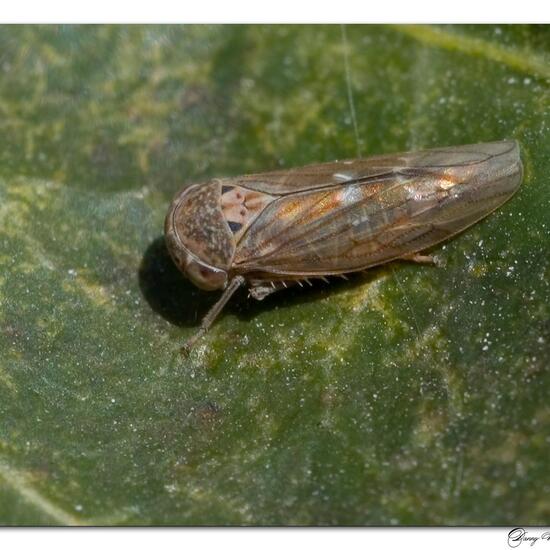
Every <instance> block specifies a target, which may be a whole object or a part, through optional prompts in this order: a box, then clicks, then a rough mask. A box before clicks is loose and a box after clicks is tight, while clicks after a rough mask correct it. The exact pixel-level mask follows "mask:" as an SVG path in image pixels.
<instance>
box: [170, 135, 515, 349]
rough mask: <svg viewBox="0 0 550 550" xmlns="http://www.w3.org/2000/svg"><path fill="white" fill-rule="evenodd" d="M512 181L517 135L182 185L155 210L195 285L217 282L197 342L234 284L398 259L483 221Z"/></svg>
mask: <svg viewBox="0 0 550 550" xmlns="http://www.w3.org/2000/svg"><path fill="white" fill-rule="evenodd" d="M521 178H522V165H521V161H520V158H519V147H518V144H517V142H515V141H501V142H494V143H484V144H478V145H464V146H460V147H448V148H442V149H432V150H428V151H421V152H412V153H401V154H396V155H383V156H377V157H371V158H368V159H359V160H350V161H338V162H331V163H325V164H315V165H310V166H305V167H302V168H294V169H291V170H283V171H277V172H268V173H264V174H252V175H247V176H242V177H236V178H227V179H215V180H212V181H210V182H205V183H201V184H196V185H191V186H189V187H186V188H185V189H183V190H182V191H181V192H180V193H179V194H178V195H177V196H176V197H175V199H174V201H173V202H172V205H171V207H170V210H169V212H168V215H167V216H166V222H165V234H166V240H167V245H168V249H169V251H170V254H171V255H172V257H173V259H174V261H175V262H176V264H177V265H178V267H179V268H180V269H181V270H182V271H183V272H184V273H185V274H186V275H187V276H188V277H189V278H190V279H191V280H192V281H193V282H194V283H195V284H196V285H197V286H199V287H200V288H204V289H207V290H215V289H222V288H223V289H225V292H224V295H223V296H222V298H221V299H220V302H218V304H216V306H215V307H214V309H213V311H212V312H210V313H209V315H207V317H206V318H205V320H204V321H203V324H202V328H201V331H200V332H199V334H198V335H197V337H198V336H200V334H202V333H203V332H205V331H206V329H207V328H208V326H209V325H210V324H211V322H212V321H213V319H214V317H215V316H216V315H217V313H219V311H220V310H221V309H222V307H223V305H224V304H225V303H226V302H227V300H228V299H229V298H230V296H231V294H232V293H233V292H234V291H235V290H236V289H237V288H238V287H239V286H241V285H243V284H248V285H249V287H250V294H251V295H252V296H253V297H255V298H257V299H263V298H264V297H265V296H266V295H267V294H270V293H271V292H273V291H274V290H278V289H279V288H281V287H283V286H284V285H285V284H286V282H287V281H301V280H304V279H307V278H310V277H311V278H313V277H325V276H327V275H338V274H345V273H349V272H353V271H360V270H364V269H367V268H369V267H373V266H375V265H379V264H382V263H386V262H389V261H392V260H396V259H399V258H407V257H410V256H411V255H414V254H415V253H417V252H420V251H422V250H424V249H426V248H429V247H431V246H433V245H434V244H437V243H439V242H441V241H443V240H446V239H448V238H450V237H452V236H453V235H456V234H457V233H459V232H461V231H462V230H464V229H466V228H467V227H469V226H470V225H472V224H473V223H475V222H477V221H478V220H480V219H481V218H483V217H485V216H486V215H487V214H489V213H490V212H492V211H493V210H494V209H495V208H497V207H498V206H500V205H501V204H502V203H503V202H505V201H506V200H507V199H508V198H510V197H511V196H512V195H513V193H514V192H515V191H516V190H517V188H518V187H519V185H520V183H521ZM194 340H195V339H193V340H192V341H194Z"/></svg>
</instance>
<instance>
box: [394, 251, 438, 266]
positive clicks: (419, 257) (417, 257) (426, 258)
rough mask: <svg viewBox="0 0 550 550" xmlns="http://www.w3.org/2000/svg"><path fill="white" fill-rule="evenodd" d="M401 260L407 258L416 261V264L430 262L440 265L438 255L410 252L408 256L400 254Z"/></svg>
mask: <svg viewBox="0 0 550 550" xmlns="http://www.w3.org/2000/svg"><path fill="white" fill-rule="evenodd" d="M401 259H402V260H407V261H409V262H416V263H418V264H430V265H435V266H437V267H440V266H441V265H442V261H441V259H440V258H439V257H438V256H432V255H424V254H410V255H408V256H401Z"/></svg>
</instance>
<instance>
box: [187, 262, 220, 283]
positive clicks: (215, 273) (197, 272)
mask: <svg viewBox="0 0 550 550" xmlns="http://www.w3.org/2000/svg"><path fill="white" fill-rule="evenodd" d="M185 274H186V275H187V277H188V278H189V279H190V280H191V281H192V282H193V283H194V284H195V285H197V286H198V287H199V288H202V289H204V290H216V289H218V288H223V287H224V286H225V283H226V281H227V273H226V272H225V271H223V270H221V269H216V268H214V267H209V266H207V265H204V264H201V263H199V262H197V261H196V260H194V259H193V258H191V257H189V258H188V259H187V263H186V265H185Z"/></svg>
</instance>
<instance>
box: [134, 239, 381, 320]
mask: <svg viewBox="0 0 550 550" xmlns="http://www.w3.org/2000/svg"><path fill="white" fill-rule="evenodd" d="M386 270H387V267H385V266H380V267H375V268H371V269H369V270H368V271H367V272H365V273H361V274H352V275H350V276H349V279H350V280H348V281H345V280H343V279H337V278H331V280H330V283H329V284H327V283H325V282H323V281H320V280H317V281H314V282H313V286H312V287H309V286H308V285H307V284H304V286H303V288H301V287H300V286H298V285H294V286H292V287H290V288H288V289H285V290H280V291H279V292H276V293H275V294H274V295H272V296H268V297H267V298H266V299H265V300H263V301H261V302H259V301H257V300H254V299H252V298H248V297H247V292H248V291H247V290H245V289H243V290H242V291H241V292H239V293H237V295H236V296H235V297H234V299H233V300H231V301H230V302H229V304H228V305H227V306H226V308H225V309H226V313H232V314H235V315H237V316H238V317H239V318H241V319H242V320H247V321H248V320H250V319H252V318H254V317H255V316H256V315H258V314H259V313H261V312H264V311H269V310H271V309H275V308H285V307H291V306H296V305H298V304H300V303H306V302H310V301H315V300H319V299H320V298H323V297H326V296H329V295H332V294H339V293H340V292H345V291H348V290H350V289H352V288H355V287H357V286H360V285H365V284H369V282H372V281H374V280H375V279H378V278H379V277H381V276H383V274H384V273H385V271H386ZM138 278H139V286H140V289H141V292H142V294H143V296H144V298H145V299H146V300H147V302H148V304H149V305H150V306H151V308H152V309H153V311H155V312H156V313H158V314H159V315H160V316H162V317H163V318H164V319H165V320H167V321H168V322H169V323H171V324H174V325H177V326H182V327H192V326H193V327H194V326H197V325H198V324H199V323H200V320H201V319H202V317H203V316H204V315H205V314H206V312H207V311H208V310H209V309H210V307H212V305H213V304H214V303H215V302H216V300H217V299H218V298H219V293H218V292H205V291H202V290H200V289H198V288H197V287H196V286H195V285H193V284H192V283H191V282H189V281H188V280H187V279H186V278H185V277H184V276H183V275H182V273H181V272H180V271H179V270H178V269H177V267H176V266H175V264H174V262H173V261H172V259H171V257H170V255H169V253H168V249H167V248H166V244H165V241H164V238H163V237H158V238H157V239H155V240H154V241H153V242H152V243H151V244H150V245H149V246H148V247H147V250H146V251H145V254H144V255H143V258H142V261H141V265H140V268H139V273H138Z"/></svg>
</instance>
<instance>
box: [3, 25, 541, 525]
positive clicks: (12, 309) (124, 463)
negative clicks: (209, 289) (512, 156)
mask: <svg viewBox="0 0 550 550" xmlns="http://www.w3.org/2000/svg"><path fill="white" fill-rule="evenodd" d="M0 70H1V71H2V73H3V77H2V78H1V79H0V120H1V125H2V132H0V231H1V237H0V304H1V308H0V349H1V350H2V354H1V360H0V523H2V524H10V525H13V524H17V525H23V524H102V525H111V524H199V525H210V524H252V525H259V524H261V525H276V524H301V525H310V524H353V525H356V524H381V525H388V524H470V525H473V524H493V525H494V524H544V523H548V522H549V521H550V496H549V493H548V479H549V476H550V462H549V461H548V444H549V442H550V408H549V407H548V394H549V392H550V374H549V369H548V365H549V364H548V357H549V356H550V316H549V311H548V308H549V303H550V288H549V281H550V273H549V266H550V246H549V242H550V239H549V231H550V226H549V214H548V213H549V212H550V183H549V181H548V180H549V177H550V176H549V174H550V155H549V151H550V132H549V125H550V94H549V88H550V30H549V28H548V27H546V26H540V27H536V26H531V27H529V26H502V27H500V26H499V27H497V26H459V27H446V26H437V27H416V26H405V27H379V26H350V27H346V28H344V29H343V28H341V27H339V26H248V27H243V26H227V27H219V26H212V27H210V26H182V27H177V26H164V27H156V26H153V27H144V26H131V27H117V26H86V27H79V26H69V27H51V26H45V27H31V26H29V27H3V28H2V33H1V34H0ZM505 138H515V139H517V140H519V142H520V146H521V150H522V157H523V161H524V165H525V178H524V183H523V185H522V187H521V189H520V191H519V193H518V194H517V195H516V196H515V197H514V198H513V199H512V200H511V201H510V202H508V203H507V204H506V205H504V206H503V207H502V208H501V209H499V210H498V211H497V212H496V213H494V214H492V215H491V216H489V217H488V218H487V219H486V220H484V221H483V222H481V223H479V224H477V225H476V226H474V227H473V228H471V229H469V230H468V231H467V232H465V233H464V234H462V235H460V236H458V237H457V238H455V239H453V240H452V241H450V242H448V243H446V244H445V245H443V246H439V247H437V248H436V250H435V252H436V253H437V254H438V255H439V256H440V257H442V258H443V259H444V260H445V262H446V265H445V266H444V267H441V268H433V267H427V266H420V265H412V264H411V265H408V264H405V263H396V264H394V265H388V266H385V267H382V268H376V269H372V270H370V271H369V272H367V274H365V275H363V276H355V277H353V278H352V280H351V281H349V282H345V281H339V282H333V283H331V285H330V286H323V284H322V283H321V284H319V285H317V284H316V285H315V287H314V288H313V289H308V290H299V289H297V290H296V289H292V290H288V291H285V292H280V293H276V294H275V295H273V296H272V297H270V298H268V299H266V300H265V301H264V302H261V303H256V302H252V301H250V300H248V299H247V297H246V293H244V292H243V293H242V294H241V295H239V296H237V297H236V299H235V300H233V301H232V302H231V304H230V305H229V307H227V309H226V310H225V312H224V313H223V315H222V316H221V318H220V319H219V320H218V321H217V322H216V324H215V325H214V327H213V328H212V330H211V332H209V333H208V335H207V336H206V337H205V338H203V339H202V340H201V341H200V342H199V344H198V345H197V348H196V349H195V350H194V351H193V353H192V354H191V356H190V357H189V358H187V359H184V358H182V357H181V356H180V355H179V353H178V350H179V346H180V345H181V344H182V342H183V341H184V340H185V339H186V338H187V337H188V336H190V335H191V334H192V333H193V332H194V331H195V329H196V325H197V324H198V322H199V320H200V318H201V316H202V315H203V314H204V313H205V312H206V311H207V309H208V307H209V306H210V305H211V304H212V303H213V301H214V300H215V299H216V296H215V294H208V293H204V292H202V291H199V290H198V289H195V288H194V287H193V286H192V285H191V284H190V283H188V282H186V281H185V280H184V279H183V277H182V276H181V275H180V274H179V273H178V272H177V270H176V268H175V267H174V266H173V265H172V263H171V261H170V259H169V258H168V256H167V253H166V250H165V248H164V245H163V241H162V226H163V219H164V215H165V212H166V210H167V207H168V204H169V202H170V199H171V197H172V196H173V194H174V193H175V192H176V191H177V190H179V189H180V188H181V187H182V186H183V185H185V184H187V183H189V182H192V181H200V180H203V179H208V178H210V177H213V176H230V175H237V174H241V173H246V172H252V171H266V170H270V169H274V168H277V167H290V166H299V165H302V164H306V163H311V162H323V161H329V160H334V159H336V158H350V157H355V156H357V155H369V154H376V153H390V152H397V151H403V150H411V149H419V148H428V147H437V146H446V145H458V144H463V143H476V142H481V141H494V140H499V139H505Z"/></svg>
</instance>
